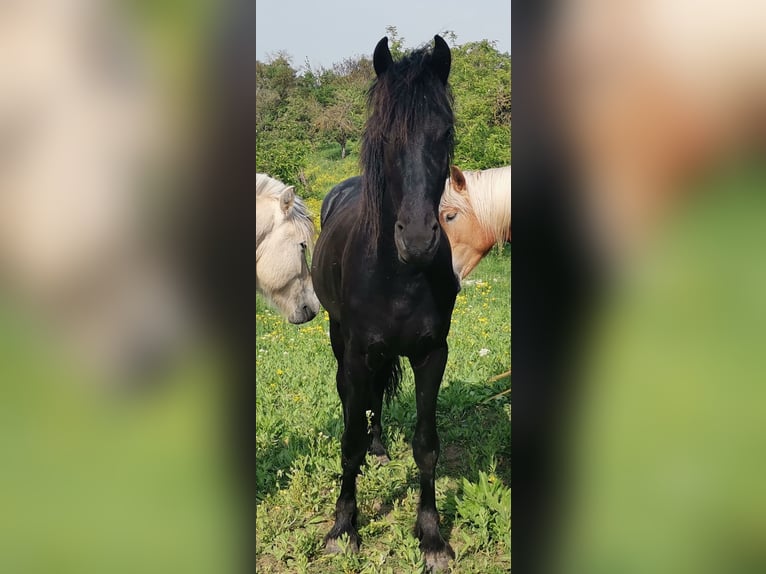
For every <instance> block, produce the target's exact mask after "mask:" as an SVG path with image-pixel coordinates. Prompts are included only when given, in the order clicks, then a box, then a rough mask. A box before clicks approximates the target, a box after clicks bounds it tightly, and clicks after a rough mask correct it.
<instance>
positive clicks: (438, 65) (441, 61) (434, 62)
mask: <svg viewBox="0 0 766 574" xmlns="http://www.w3.org/2000/svg"><path fill="white" fill-rule="evenodd" d="M451 65H452V54H451V53H450V50H449V46H448V45H447V42H445V41H444V38H442V37H441V36H439V34H437V35H436V36H434V51H433V53H432V54H431V67H432V68H433V70H434V72H436V75H437V76H439V79H440V80H441V81H442V84H445V85H446V84H447V78H449V70H450V66H451Z"/></svg>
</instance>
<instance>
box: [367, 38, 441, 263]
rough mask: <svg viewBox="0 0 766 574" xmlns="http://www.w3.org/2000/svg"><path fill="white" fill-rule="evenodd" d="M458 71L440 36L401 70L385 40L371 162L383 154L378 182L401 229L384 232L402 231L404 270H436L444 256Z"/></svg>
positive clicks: (379, 54) (374, 98)
mask: <svg viewBox="0 0 766 574" xmlns="http://www.w3.org/2000/svg"><path fill="white" fill-rule="evenodd" d="M450 63H451V54H450V49H449V46H447V43H446V42H445V41H444V40H443V39H442V38H441V37H440V36H435V38H434V48H433V50H432V51H431V52H430V53H429V52H427V51H425V50H420V51H417V52H414V53H413V54H411V55H409V56H407V57H405V58H404V59H402V60H400V61H398V62H394V61H393V58H392V57H391V52H390V51H389V49H388V40H387V38H383V39H382V40H381V41H380V42H379V43H378V45H377V47H376V48H375V53H374V56H373V64H374V67H375V73H376V74H377V79H376V82H375V84H374V85H373V87H372V89H371V91H370V103H371V105H372V107H373V115H372V116H371V118H370V121H369V122H368V125H367V130H366V134H365V135H366V138H365V144H364V145H365V148H366V149H365V151H363V155H365V156H367V158H370V154H377V157H376V158H375V159H377V160H378V164H381V168H382V173H378V174H377V177H378V178H379V180H383V181H382V184H383V185H382V186H381V187H383V188H384V189H385V192H386V194H387V196H388V197H389V198H390V199H388V200H386V201H389V202H390V203H389V206H390V207H392V208H393V211H394V221H392V222H386V221H385V220H384V225H389V224H393V225H394V229H393V233H394V242H395V245H396V250H397V253H398V256H399V259H400V260H401V261H402V262H404V263H412V264H428V263H430V262H431V260H432V259H433V257H434V255H435V253H436V251H437V249H438V248H439V242H440V239H441V230H440V228H439V221H438V205H439V198H440V197H441V194H442V191H443V182H444V179H445V178H446V177H447V174H448V171H449V161H450V157H451V155H452V150H453V146H454V137H453V132H454V123H455V122H454V115H453V112H452V98H451V95H450V91H449V87H448V85H447V78H448V77H449V72H450ZM381 155H382V161H381V157H380V156H381ZM365 163H366V165H367V166H370V164H371V163H374V162H371V161H367V162H365ZM371 169H373V170H374V169H375V168H371ZM379 183H381V182H380V181H379ZM385 231H386V232H387V231H388V230H385Z"/></svg>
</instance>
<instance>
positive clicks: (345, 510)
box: [312, 36, 459, 570]
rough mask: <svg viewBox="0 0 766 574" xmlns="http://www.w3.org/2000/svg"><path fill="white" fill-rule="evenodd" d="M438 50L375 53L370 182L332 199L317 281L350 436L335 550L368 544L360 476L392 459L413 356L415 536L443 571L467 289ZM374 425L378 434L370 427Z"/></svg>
mask: <svg viewBox="0 0 766 574" xmlns="http://www.w3.org/2000/svg"><path fill="white" fill-rule="evenodd" d="M434 41H435V46H434V48H433V51H431V52H429V51H428V50H427V49H421V50H418V51H415V52H413V53H411V54H409V55H408V56H406V57H404V58H403V59H402V60H400V61H398V62H394V61H393V59H392V57H391V52H390V51H389V49H388V40H387V39H386V38H383V39H382V40H381V41H380V42H379V43H378V45H377V46H376V48H375V53H374V56H373V64H374V68H375V73H376V75H377V78H376V80H375V82H374V83H373V85H372V87H371V88H370V91H369V95H368V105H369V108H370V110H371V115H370V116H369V118H368V120H367V124H366V127H365V132H364V137H363V140H362V159H361V162H362V166H363V175H362V176H360V177H355V178H351V179H349V180H346V181H344V182H342V183H341V184H339V185H338V186H336V187H335V188H334V189H333V190H331V191H330V193H329V194H328V197H327V198H326V199H325V204H324V205H323V209H322V231H321V233H320V235H319V240H318V242H317V247H316V253H315V255H314V260H313V267H312V276H313V278H314V288H315V289H316V292H317V295H318V296H319V300H320V301H321V302H322V304H323V305H324V307H325V308H326V309H327V311H328V313H329V315H330V340H331V343H332V349H333V353H334V354H335V358H336V360H337V362H338V372H337V377H336V382H337V388H338V394H339V395H340V398H341V401H342V402H343V415H344V423H345V428H344V431H343V438H342V441H341V449H342V458H341V461H342V466H343V478H342V482H341V490H340V495H339V497H338V501H337V504H336V510H335V525H334V526H333V527H332V529H331V530H330V532H329V533H328V535H327V537H326V548H327V550H328V551H329V552H335V551H337V550H338V539H339V538H340V537H341V536H342V535H347V536H348V543H349V548H351V549H352V550H356V549H358V547H359V533H358V531H357V528H356V521H357V505H356V477H357V474H358V473H359V468H360V466H361V465H362V463H363V462H364V459H365V454H366V452H367V450H368V448H371V450H372V452H373V454H376V455H380V456H383V455H385V449H384V448H383V445H382V444H381V441H380V417H381V409H382V406H383V397H384V394H385V395H387V396H388V397H391V396H392V395H393V394H394V393H395V391H396V388H397V386H398V382H399V379H400V375H401V370H400V365H399V357H400V356H406V357H407V358H409V360H410V365H411V366H412V370H413V371H414V374H415V388H416V396H417V424H416V426H415V434H414V436H413V440H412V451H413V455H414V457H415V462H416V463H417V465H418V469H419V470H420V505H419V507H418V516H417V521H416V524H415V534H416V536H417V537H418V538H420V549H421V550H422V552H423V553H424V556H425V560H426V564H427V565H428V567H429V568H430V569H432V570H440V569H444V568H446V567H447V565H448V562H449V559H450V558H453V557H454V555H455V554H454V552H453V550H452V548H451V547H450V545H449V544H448V543H447V542H445V540H444V539H443V538H442V536H441V533H440V532H439V513H438V511H437V510H436V491H435V485H434V471H435V469H436V461H437V459H438V457H439V437H438V435H437V432H436V398H437V395H438V393H439V386H440V385H441V379H442V375H443V374H444V367H445V365H446V363H447V334H448V333H449V328H450V320H451V317H452V309H453V307H454V304H455V298H456V296H457V293H458V290H459V282H458V281H457V279H456V277H455V275H454V273H453V271H452V254H451V251H450V246H449V241H446V240H445V238H444V237H443V234H442V229H441V227H440V226H439V220H438V217H439V213H438V210H439V198H440V197H441V194H442V191H443V189H444V179H445V178H446V177H447V175H448V174H449V165H450V156H451V155H452V151H453V147H454V139H453V133H454V122H455V120H454V115H453V111H452V98H451V94H450V89H449V87H448V85H447V78H448V76H449V71H450V63H451V54H450V50H449V47H448V46H447V43H446V42H445V41H444V40H443V39H442V38H441V37H440V36H436V37H435V38H434ZM368 416H369V417H370V421H369V427H370V432H368V420H367V417H368Z"/></svg>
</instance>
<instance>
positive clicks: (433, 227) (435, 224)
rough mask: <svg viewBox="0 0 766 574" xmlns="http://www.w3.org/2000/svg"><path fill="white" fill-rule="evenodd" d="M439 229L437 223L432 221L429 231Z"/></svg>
mask: <svg viewBox="0 0 766 574" xmlns="http://www.w3.org/2000/svg"><path fill="white" fill-rule="evenodd" d="M437 229H439V224H438V223H437V222H435V221H434V224H433V225H432V226H431V231H433V232H434V233H436V230H437Z"/></svg>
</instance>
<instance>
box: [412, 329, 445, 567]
mask: <svg viewBox="0 0 766 574" xmlns="http://www.w3.org/2000/svg"><path fill="white" fill-rule="evenodd" d="M410 364H411V365H412V370H413V371H414V373H415V394H416V396H417V409H418V420H417V423H416V426H415V434H414V436H413V439H412V453H413V455H414V457H415V462H416V463H417V465H418V469H419V470H420V505H419V506H418V518H417V522H416V523H415V536H417V537H418V538H419V539H420V549H421V551H422V552H423V555H424V557H425V560H426V565H427V567H428V569H429V570H430V571H433V572H436V571H440V570H445V569H447V567H448V565H449V560H450V559H452V558H454V557H455V552H454V551H453V550H452V547H451V546H450V545H449V544H448V543H447V542H446V541H445V540H444V538H442V535H441V533H440V532H439V512H438V511H437V510H436V487H435V477H434V474H435V470H436V461H437V460H438V458H439V435H438V434H437V432H436V399H437V396H438V394H439V386H440V385H441V380H442V375H443V374H444V367H445V366H446V364H447V343H446V341H445V343H444V346H442V347H439V348H438V349H436V350H434V351H431V352H430V353H428V354H426V355H424V356H422V357H417V358H411V359H410Z"/></svg>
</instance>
